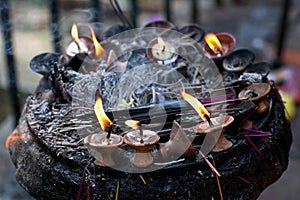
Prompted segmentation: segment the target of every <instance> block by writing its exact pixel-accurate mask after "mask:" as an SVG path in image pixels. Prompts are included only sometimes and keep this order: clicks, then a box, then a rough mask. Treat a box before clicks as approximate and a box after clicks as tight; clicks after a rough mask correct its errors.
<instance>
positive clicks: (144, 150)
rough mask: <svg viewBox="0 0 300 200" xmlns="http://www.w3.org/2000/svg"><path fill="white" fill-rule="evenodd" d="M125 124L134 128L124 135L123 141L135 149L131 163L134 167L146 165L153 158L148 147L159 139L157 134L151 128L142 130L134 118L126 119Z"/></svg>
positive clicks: (151, 161) (151, 146)
mask: <svg viewBox="0 0 300 200" xmlns="http://www.w3.org/2000/svg"><path fill="white" fill-rule="evenodd" d="M125 124H126V125H127V126H129V127H131V128H133V129H135V131H131V132H128V133H127V134H126V135H125V136H124V142H125V143H126V144H128V145H129V146H131V147H132V148H134V149H135V150H136V153H135V154H134V157H133V159H132V160H131V162H132V164H133V165H135V166H136V167H148V166H149V165H151V164H152V163H153V160H154V159H153V157H152V155H151V153H150V149H152V148H153V146H154V145H155V144H156V143H157V142H158V141H159V139H160V137H159V135H158V134H157V133H155V132H154V131H151V130H143V129H142V126H141V124H140V122H139V121H136V120H127V121H125Z"/></svg>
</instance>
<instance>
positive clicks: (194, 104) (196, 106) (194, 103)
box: [180, 90, 210, 121]
mask: <svg viewBox="0 0 300 200" xmlns="http://www.w3.org/2000/svg"><path fill="white" fill-rule="evenodd" d="M180 94H181V96H182V97H183V98H184V100H186V101H187V102H188V103H189V104H190V105H191V106H192V107H193V108H194V110H196V112H197V113H198V114H199V116H200V117H201V119H202V120H203V121H207V119H206V117H205V115H207V116H208V117H209V118H210V113H209V112H208V111H207V110H206V108H205V107H204V106H203V104H202V103H201V102H200V101H198V99H196V98H195V97H193V96H192V95H190V94H188V93H185V92H184V91H182V90H180Z"/></svg>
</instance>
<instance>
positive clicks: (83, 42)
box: [65, 24, 105, 59]
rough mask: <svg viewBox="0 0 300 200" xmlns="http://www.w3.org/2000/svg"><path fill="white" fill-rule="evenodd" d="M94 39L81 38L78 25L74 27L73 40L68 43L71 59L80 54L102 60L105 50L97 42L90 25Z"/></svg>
mask: <svg viewBox="0 0 300 200" xmlns="http://www.w3.org/2000/svg"><path fill="white" fill-rule="evenodd" d="M89 29H90V31H91V35H92V38H89V37H86V36H79V33H78V28H77V26H76V24H73V25H72V28H71V36H72V40H71V41H70V42H69V43H68V45H67V47H66V50H65V51H66V54H67V55H68V56H70V57H73V56H75V55H76V54H78V53H87V54H88V55H90V56H91V57H93V58H94V59H97V58H100V57H101V56H102V55H103V54H105V50H104V49H103V47H102V46H101V44H100V43H99V42H98V41H97V38H96V35H95V32H94V30H93V28H92V26H90V25H89Z"/></svg>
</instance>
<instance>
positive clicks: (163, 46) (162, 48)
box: [146, 37, 178, 65]
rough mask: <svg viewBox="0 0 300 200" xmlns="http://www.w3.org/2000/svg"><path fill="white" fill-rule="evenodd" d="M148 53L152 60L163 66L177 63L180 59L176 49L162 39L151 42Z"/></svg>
mask: <svg viewBox="0 0 300 200" xmlns="http://www.w3.org/2000/svg"><path fill="white" fill-rule="evenodd" d="M146 53H147V57H148V58H149V59H150V60H152V61H153V62H155V63H158V64H163V65H167V64H170V63H173V62H175V61H176V59H177V57H178V55H177V53H176V49H175V47H174V46H172V45H171V44H170V43H168V42H167V41H164V40H163V38H161V37H158V38H156V39H153V40H152V41H150V43H149V47H148V48H147V51H146Z"/></svg>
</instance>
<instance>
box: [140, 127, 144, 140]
mask: <svg viewBox="0 0 300 200" xmlns="http://www.w3.org/2000/svg"><path fill="white" fill-rule="evenodd" d="M139 130H140V138H141V140H140V142H141V143H144V140H143V137H144V133H143V127H142V125H139Z"/></svg>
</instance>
